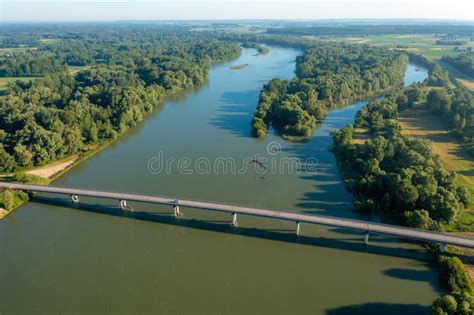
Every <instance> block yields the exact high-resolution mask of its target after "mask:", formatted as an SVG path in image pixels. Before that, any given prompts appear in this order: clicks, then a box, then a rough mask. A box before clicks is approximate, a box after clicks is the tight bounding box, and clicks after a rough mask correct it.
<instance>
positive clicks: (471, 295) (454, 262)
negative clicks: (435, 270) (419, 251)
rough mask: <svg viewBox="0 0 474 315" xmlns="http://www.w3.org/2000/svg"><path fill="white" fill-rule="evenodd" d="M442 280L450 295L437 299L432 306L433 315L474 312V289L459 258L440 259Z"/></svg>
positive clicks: (464, 314) (468, 314)
mask: <svg viewBox="0 0 474 315" xmlns="http://www.w3.org/2000/svg"><path fill="white" fill-rule="evenodd" d="M438 265H439V271H440V279H441V282H442V284H443V285H444V286H445V287H446V288H447V289H448V290H449V294H446V295H444V296H441V297H439V298H437V299H436V300H435V301H434V302H433V305H432V313H431V314H433V315H446V314H448V315H450V314H453V315H470V314H472V313H473V310H474V288H473V286H472V282H471V279H470V277H469V274H468V272H467V270H466V268H465V267H464V265H463V263H462V261H461V260H460V259H459V258H457V257H450V256H444V255H442V256H440V257H439V258H438Z"/></svg>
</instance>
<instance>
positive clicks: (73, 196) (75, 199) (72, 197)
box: [71, 195, 79, 203]
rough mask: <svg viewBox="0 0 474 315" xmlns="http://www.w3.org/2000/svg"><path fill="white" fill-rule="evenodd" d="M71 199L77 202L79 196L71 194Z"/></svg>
mask: <svg viewBox="0 0 474 315" xmlns="http://www.w3.org/2000/svg"><path fill="white" fill-rule="evenodd" d="M71 201H72V202H74V203H78V202H79V196H78V195H71Z"/></svg>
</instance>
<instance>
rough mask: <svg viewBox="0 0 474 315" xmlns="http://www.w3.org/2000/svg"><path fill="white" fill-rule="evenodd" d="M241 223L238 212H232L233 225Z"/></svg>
mask: <svg viewBox="0 0 474 315" xmlns="http://www.w3.org/2000/svg"><path fill="white" fill-rule="evenodd" d="M238 225H239V223H238V222H237V213H235V212H234V213H232V226H238Z"/></svg>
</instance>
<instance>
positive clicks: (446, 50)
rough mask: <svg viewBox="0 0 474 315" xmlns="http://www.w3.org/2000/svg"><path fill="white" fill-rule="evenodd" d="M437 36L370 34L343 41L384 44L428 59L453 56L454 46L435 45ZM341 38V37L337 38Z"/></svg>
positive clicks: (471, 44) (472, 45)
mask: <svg viewBox="0 0 474 315" xmlns="http://www.w3.org/2000/svg"><path fill="white" fill-rule="evenodd" d="M438 39H439V38H438V37H435V36H433V35H371V36H367V37H343V38H342V40H343V41H347V42H351V43H360V44H369V45H376V46H384V47H388V48H396V49H404V50H408V51H412V52H416V53H418V54H421V55H424V56H426V57H427V58H430V59H439V58H441V57H442V56H454V55H458V54H459V52H457V51H455V50H454V48H455V46H447V45H437V44H436V41H437V40H438ZM338 40H341V38H338ZM462 47H473V48H474V42H472V41H468V43H467V45H465V46H462Z"/></svg>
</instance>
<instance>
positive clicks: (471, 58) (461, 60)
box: [441, 52, 474, 78]
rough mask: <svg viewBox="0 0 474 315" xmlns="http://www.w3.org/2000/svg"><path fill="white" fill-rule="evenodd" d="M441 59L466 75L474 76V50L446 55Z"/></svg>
mask: <svg viewBox="0 0 474 315" xmlns="http://www.w3.org/2000/svg"><path fill="white" fill-rule="evenodd" d="M441 60H442V61H444V62H446V63H447V64H449V65H450V66H452V67H453V68H455V69H456V70H458V71H460V72H462V73H464V74H465V75H467V76H469V77H471V78H474V52H468V53H464V54H461V55H458V56H455V57H452V56H444V57H443V58H441Z"/></svg>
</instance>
